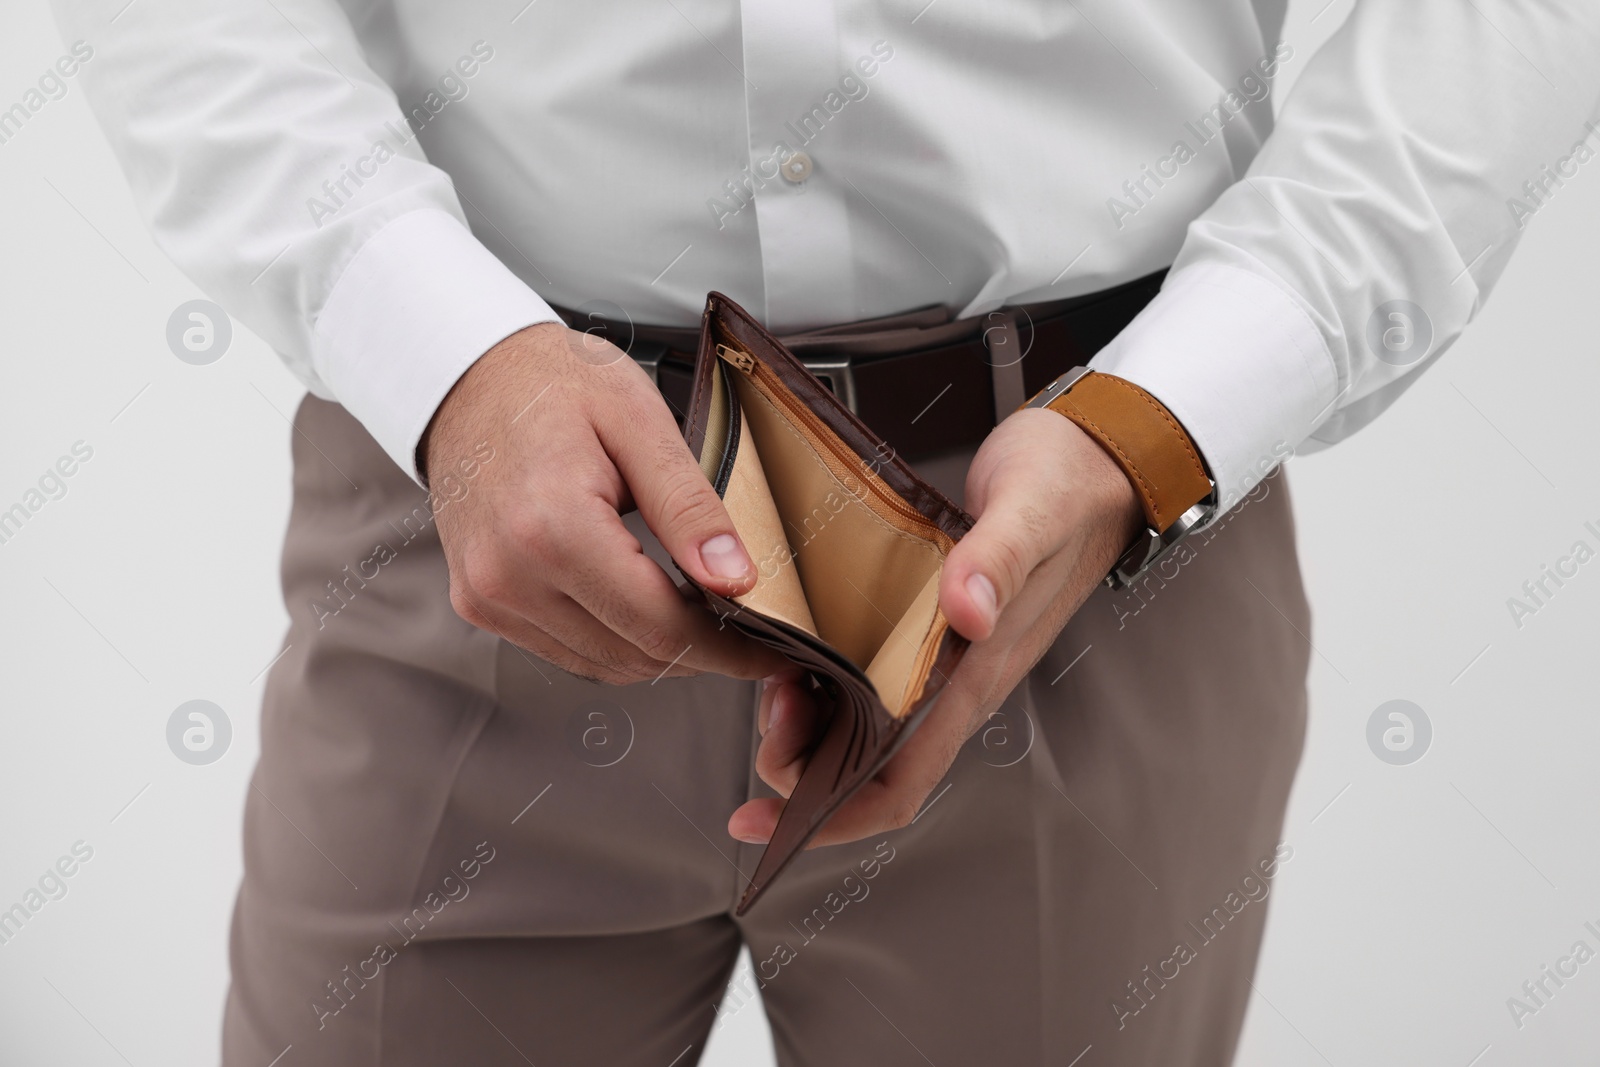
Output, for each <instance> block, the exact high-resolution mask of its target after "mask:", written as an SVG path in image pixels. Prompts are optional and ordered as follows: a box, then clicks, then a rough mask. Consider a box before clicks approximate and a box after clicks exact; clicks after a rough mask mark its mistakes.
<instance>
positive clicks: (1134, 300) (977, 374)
mask: <svg viewBox="0 0 1600 1067" xmlns="http://www.w3.org/2000/svg"><path fill="white" fill-rule="evenodd" d="M1165 276H1166V271H1164V270H1163V271H1157V272H1156V273H1155V274H1151V275H1147V276H1146V277H1143V278H1140V279H1138V280H1137V281H1132V282H1127V283H1125V284H1123V285H1119V286H1116V287H1114V288H1111V289H1103V290H1101V291H1100V292H1097V293H1090V294H1087V295H1085V296H1079V297H1072V298H1070V299H1067V300H1055V301H1051V302H1049V303H1039V304H1025V305H1018V306H1015V307H1007V308H1001V309H1000V310H998V311H992V312H990V313H989V314H987V315H980V316H976V317H974V318H970V319H951V317H950V315H951V312H950V310H949V309H948V308H944V307H931V308H924V309H921V310H918V311H910V312H906V313H904V314H900V315H892V316H888V317H885V318H880V319H867V320H865V321H862V322H852V323H847V324H845V325H842V326H830V327H825V328H822V329H816V330H805V331H801V332H799V333H792V334H788V335H786V336H780V337H779V340H780V341H782V342H783V344H784V345H785V346H787V347H788V348H789V350H790V351H791V352H793V353H794V354H795V355H796V356H798V357H799V358H800V359H801V360H802V361H803V362H804V363H805V365H806V366H807V367H808V368H810V370H811V372H812V373H813V374H815V375H816V376H817V377H819V378H821V379H822V380H823V381H824V382H826V383H827V384H828V386H829V387H830V388H831V389H832V390H833V391H834V393H835V394H837V395H838V396H839V398H840V399H841V400H843V401H844V402H845V404H846V405H847V406H848V407H849V408H850V409H851V410H852V411H853V412H855V414H856V415H857V416H859V417H860V419H861V420H862V421H863V422H865V423H866V424H867V425H868V426H870V427H872V429H873V430H875V431H876V432H877V433H878V434H879V435H880V436H881V437H883V438H884V439H885V440H886V441H887V442H888V443H889V444H890V445H891V446H892V447H893V448H894V449H895V451H896V452H897V453H898V454H899V455H900V456H902V457H904V458H905V459H907V460H910V461H916V460H921V459H926V458H928V457H929V456H934V455H938V454H939V453H942V452H948V451H952V450H955V449H958V448H973V447H976V446H977V445H978V444H979V443H981V442H982V441H983V439H984V438H985V437H987V436H988V434H989V431H990V430H992V429H994V428H995V426H996V425H997V424H998V423H999V422H1000V420H1002V419H1004V418H1005V417H1006V416H1007V415H1009V414H1011V413H1012V412H1013V411H1015V410H1016V409H1017V408H1018V407H1020V406H1021V405H1022V404H1023V403H1024V402H1025V401H1026V400H1027V399H1028V397H1030V396H1032V395H1033V394H1034V393H1036V392H1038V391H1039V390H1040V389H1043V388H1044V387H1045V386H1046V385H1048V384H1049V383H1050V382H1051V380H1052V379H1054V378H1056V377H1057V376H1058V375H1061V374H1064V373H1066V372H1067V371H1069V370H1071V369H1072V368H1073V367H1077V366H1082V365H1083V364H1086V363H1088V362H1089V358H1090V357H1091V356H1093V355H1094V354H1095V353H1096V352H1098V351H1100V349H1101V348H1103V347H1105V345H1106V344H1107V343H1108V342H1109V341H1110V340H1111V339H1112V338H1113V337H1115V336H1116V335H1117V334H1118V333H1120V332H1121V330H1122V328H1123V327H1124V326H1126V325H1127V324H1128V323H1129V322H1131V321H1132V320H1133V317H1134V316H1135V315H1137V314H1138V313H1139V311H1140V310H1141V309H1142V308H1143V307H1144V306H1145V305H1146V304H1148V303H1149V302H1150V300H1151V299H1152V298H1153V297H1154V296H1155V295H1156V293H1157V292H1159V291H1160V289H1161V282H1162V279H1163V278H1164V277H1165ZM556 310H557V311H558V312H559V313H560V314H561V316H562V317H563V318H564V319H565V320H566V322H567V325H568V326H570V327H572V328H573V329H578V330H586V331H589V332H593V333H597V334H599V335H600V336H602V337H604V338H605V339H606V340H608V341H610V342H612V343H613V344H615V345H617V347H619V348H621V349H623V350H624V351H625V352H627V353H628V354H629V355H631V356H632V357H633V358H634V359H635V360H637V361H638V362H639V363H640V365H641V366H643V367H644V368H645V369H646V370H647V371H649V372H650V373H651V376H652V377H653V378H654V379H655V382H656V385H657V386H658V387H659V388H660V389H661V395H662V396H664V397H665V398H666V400H667V403H668V404H669V405H670V406H671V407H672V409H673V412H674V413H675V414H676V415H677V416H678V421H679V422H680V423H681V422H682V421H683V419H684V416H685V413H686V412H687V411H688V408H689V387H690V384H691V382H692V380H693V374H694V358H695V350H696V347H697V345H698V343H699V339H700V330H699V328H698V327H695V328H688V327H682V328H679V327H665V326H640V325H636V324H632V323H629V322H626V321H618V317H617V316H615V314H613V315H611V316H607V315H604V314H603V313H601V312H600V311H584V310H579V311H569V310H566V309H562V308H557V309H556ZM606 310H611V309H609V308H608V309H606Z"/></svg>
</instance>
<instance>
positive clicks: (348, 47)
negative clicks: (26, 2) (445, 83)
mask: <svg viewBox="0 0 1600 1067" xmlns="http://www.w3.org/2000/svg"><path fill="white" fill-rule="evenodd" d="M117 6H118V5H110V6H109V7H107V5H104V4H98V5H92V4H90V3H88V2H85V0H55V3H54V7H55V14H56V20H57V24H58V25H59V27H60V28H61V31H62V33H63V35H64V37H65V38H66V40H67V41H69V42H76V41H82V42H83V44H82V45H79V46H78V51H77V52H76V53H75V54H78V55H80V56H82V54H83V53H84V52H87V53H89V57H88V58H87V59H86V60H84V61H83V63H82V67H81V74H80V75H79V77H80V80H81V82H82V84H83V86H84V91H85V94H86V96H87V98H88V101H89V104H90V107H91V108H92V110H93V111H94V113H95V116H96V118H97V119H98V121H99V123H100V125H101V127H102V128H103V129H104V131H105V134H106V136H107V138H108V139H109V141H110V143H111V147H112V150H113V152H114V153H115V155H116V157H117V159H118V161H119V163H120V164H121V166H122V169H123V171H124V172H125V174H126V175H127V179H128V182H129V185H130V186H131V188H132V190H133V195H134V199H135V202H136V204H137V206H138V208H139V211H140V213H141V215H143V217H144V219H145V222H146V223H147V225H148V226H149V227H150V229H151V232H152V233H153V235H154V238H155V240H156V243H157V244H158V245H159V246H160V247H161V248H162V250H163V251H164V252H166V253H167V255H168V256H170V257H171V258H172V260H173V261H174V262H175V263H176V264H177V265H178V267H179V269H180V270H182V271H183V272H184V273H185V274H186V275H188V276H189V278H190V279H192V280H193V281H194V282H195V284H196V285H198V286H199V287H200V288H201V289H202V290H203V291H204V292H205V293H206V294H207V295H209V296H210V297H211V298H212V299H214V300H216V301H217V302H218V303H220V304H221V305H223V306H224V307H225V308H227V309H228V311H229V313H230V314H231V315H233V316H234V317H235V318H237V319H238V320H239V321H241V322H242V323H244V324H245V325H247V326H249V327H250V328H251V329H252V330H254V331H255V332H256V333H257V334H258V335H259V336H261V337H262V338H263V339H265V340H266V341H267V342H268V343H269V344H271V345H272V346H273V348H275V349H276V350H277V351H278V353H279V354H280V355H281V356H282V357H283V359H284V361H285V362H286V363H287V364H288V365H289V367H290V369H291V370H293V371H294V372H295V373H296V375H297V376H299V377H300V378H301V380H302V381H304V382H305V383H306V384H307V385H308V386H309V387H310V388H311V389H312V391H313V392H316V393H318V394H319V395H322V396H325V397H332V398H334V399H337V400H339V401H340V402H341V403H343V404H344V406H345V407H346V408H348V409H349V410H350V412H351V414H353V415H354V416H355V417H356V418H357V419H358V420H360V422H361V423H362V424H363V425H364V426H365V427H366V428H367V430H368V431H369V432H370V433H371V434H372V436H373V437H374V438H375V439H376V440H377V441H378V443H379V444H380V445H381V446H382V447H383V449H384V451H386V452H387V453H388V454H389V456H390V457H392V458H393V459H394V461H395V462H396V463H397V464H399V465H400V467H401V468H402V469H404V470H405V471H407V472H408V473H409V474H411V475H412V477H417V476H418V474H417V468H416V448H417V444H418V442H419V440H420V439H421V436H422V434H423V432H424V430H425V429H426V428H427V425H428V421H429V419H430V418H431V417H432V415H433V412H434V411H435V409H436V408H437V407H438V405H439V404H440V402H441V401H443V399H444V396H445V394H446V393H447V392H449V390H450V387H451V386H452V385H453V384H454V383H455V381H456V379H457V378H459V377H460V375H461V374H462V373H463V372H464V371H465V370H466V369H467V368H468V367H469V366H471V364H472V363H473V362H474V361H475V360H476V359H477V358H478V356H480V355H482V354H483V353H484V352H485V351H486V350H488V349H489V348H491V347H493V346H494V344H495V343H496V342H498V341H500V340H501V339H503V338H505V337H507V336H509V335H511V334H513V333H515V332H516V331H518V330H520V329H522V328H523V327H525V326H529V325H532V324H534V323H538V322H551V321H557V319H558V317H557V315H556V314H555V312H554V311H553V310H552V309H551V308H550V306H549V305H548V304H547V303H545V301H544V300H542V299H541V298H540V297H539V296H538V295H537V294H536V293H535V292H534V291H533V290H532V289H530V288H529V287H528V286H527V285H526V284H524V283H523V282H522V280H521V279H519V278H518V277H517V276H516V275H515V274H513V273H512V272H511V271H510V270H509V269H507V267H506V266H505V265H504V264H503V263H501V262H500V260H499V259H497V258H496V257H495V256H494V255H493V253H491V252H490V251H489V250H488V249H487V248H485V247H484V246H483V245H482V244H481V243H480V242H479V241H478V240H477V239H476V238H475V237H473V235H472V232H471V230H470V229H469V228H468V226H467V222H466V216H465V215H464V214H463V212H462V210H461V205H460V203H459V202H458V200H457V197H456V193H455V189H454V186H453V185H452V184H451V181H450V178H449V176H448V175H446V174H445V173H444V172H443V171H442V170H440V169H439V168H437V167H435V166H433V165H431V164H430V163H429V162H428V160H427V158H426V157H425V156H424V155H423V152H422V149H421V148H420V146H419V145H418V143H417V140H416V137H415V135H414V133H413V131H412V130H411V128H410V127H409V126H408V125H407V122H406V119H405V117H404V116H403V115H402V113H401V108H400V105H399V102H398V101H397V100H396V98H395V94H394V91H393V90H392V89H391V88H390V87H389V86H388V85H387V84H386V83H385V82H384V81H383V79H382V78H380V77H379V76H378V75H377V74H376V73H375V72H374V71H373V69H372V67H371V66H369V64H368V62H367V59H366V57H365V56H364V55H363V53H362V49H361V47H360V44H359V43H358V41H357V40H356V38H355V35H354V32H353V31H352V29H351V26H350V23H349V21H348V19H347V17H346V15H345V13H344V11H343V10H342V9H341V8H340V7H339V6H338V4H337V3H335V2H333V0H274V2H273V3H249V4H234V3H217V2H215V0H161V2H160V3H143V4H138V5H128V6H127V7H125V8H123V10H122V11H121V12H117V13H115V14H113V9H115V8H116V7H117ZM470 44H471V42H465V41H464V42H463V45H464V46H468V45H470ZM473 47H475V48H476V49H477V51H476V53H475V54H477V55H478V56H479V58H482V57H483V54H484V50H485V49H487V50H488V53H489V55H491V56H492V48H490V47H489V46H488V45H487V44H486V43H485V42H481V41H480V42H477V43H476V45H475V46H473Z"/></svg>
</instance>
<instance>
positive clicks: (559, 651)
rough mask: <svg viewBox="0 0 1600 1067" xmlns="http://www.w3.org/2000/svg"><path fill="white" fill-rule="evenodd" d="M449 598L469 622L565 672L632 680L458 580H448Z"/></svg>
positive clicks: (606, 681) (601, 679) (590, 677)
mask: <svg viewBox="0 0 1600 1067" xmlns="http://www.w3.org/2000/svg"><path fill="white" fill-rule="evenodd" d="M450 598H451V600H452V601H453V602H454V603H455V604H456V612H457V614H459V615H460V616H461V617H462V618H463V619H465V620H466V621H467V622H469V623H471V624H472V625H473V626H476V627H477V628H478V629H480V630H484V631H486V632H488V633H491V634H494V635H495V636H496V637H498V638H500V639H501V640H502V641H505V642H508V643H509V644H512V645H515V646H516V647H517V648H519V649H522V650H524V651H526V652H531V653H533V654H534V655H535V656H538V657H539V658H540V659H542V660H544V661H545V662H546V663H549V664H550V665H552V666H554V667H557V668H559V669H560V670H563V671H566V672H567V673H568V674H572V675H576V676H577V677H579V678H585V679H588V680H589V681H591V682H601V683H604V684H607V685H627V684H629V683H630V682H632V681H634V680H635V679H634V678H632V677H630V676H626V675H624V674H623V673H621V672H619V671H618V670H617V668H616V667H615V665H608V664H604V663H600V662H598V661H596V660H593V659H590V658H589V657H587V656H584V655H583V654H581V653H579V652H577V651H575V650H573V649H572V648H571V647H569V646H568V645H566V644H564V643H563V642H562V641H560V640H558V639H557V638H555V637H552V636H551V635H550V634H548V633H546V632H545V631H544V630H542V629H541V628H539V627H538V626H536V625H534V624H533V623H531V622H529V621H528V620H527V619H524V618H522V617H521V616H519V615H517V614H516V613H515V612H513V611H511V610H509V609H507V608H503V607H500V606H498V605H494V604H490V603H488V602H487V601H485V600H484V599H483V598H482V597H477V596H474V595H472V593H471V592H470V591H469V590H467V589H466V587H465V586H463V585H460V584H459V583H452V585H451V587H450Z"/></svg>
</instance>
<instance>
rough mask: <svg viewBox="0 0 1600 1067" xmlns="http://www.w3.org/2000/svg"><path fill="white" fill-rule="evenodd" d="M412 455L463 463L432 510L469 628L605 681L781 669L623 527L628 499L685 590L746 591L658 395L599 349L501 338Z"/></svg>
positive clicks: (439, 469)
mask: <svg viewBox="0 0 1600 1067" xmlns="http://www.w3.org/2000/svg"><path fill="white" fill-rule="evenodd" d="M491 450H492V451H491ZM485 456H488V457H492V458H489V459H487V460H486V459H485V458H484V457H485ZM422 458H423V463H424V465H425V467H426V468H427V470H429V471H432V472H435V474H436V475H437V476H439V477H443V476H444V475H445V473H446V472H449V471H454V470H456V469H457V467H458V465H460V464H462V463H466V464H471V465H475V466H476V468H477V470H476V473H475V475H474V476H473V480H472V483H471V488H470V489H469V490H468V491H467V492H466V493H465V494H464V495H462V496H461V497H460V498H459V499H456V500H454V501H453V502H452V503H451V504H450V506H449V507H446V508H441V509H439V511H438V523H439V537H440V540H441V541H442V542H443V544H444V553H445V558H446V560H447V561H448V562H449V566H450V601H451V604H452V605H453V606H454V607H455V609H456V612H457V613H458V614H459V615H460V616H461V617H462V618H464V619H466V620H467V621H468V622H470V623H472V624H473V625H475V626H478V627H481V628H483V629H485V630H488V631H490V632H491V633H495V634H498V635H500V636H501V637H503V638H505V639H506V640H508V641H511V642H513V643H515V644H517V645H520V646H521V647H523V648H526V649H528V650H530V651H532V652H534V653H536V654H538V655H539V656H541V657H543V658H544V659H546V660H548V661H550V662H551V663H553V664H555V665H556V666H558V667H560V668H562V669H564V670H567V671H571V672H572V673H574V674H578V675H582V676H584V677H586V678H591V679H594V680H596V681H604V682H612V683H616V684H627V683H630V682H638V681H646V680H650V679H654V678H658V677H661V676H662V675H663V674H665V675H669V676H679V675H687V674H697V673H700V672H701V671H714V672H716V673H718V674H726V675H730V676H732V677H736V678H761V677H763V676H766V675H769V674H771V673H773V672H774V671H776V670H779V669H781V668H782V667H783V665H784V662H785V661H784V660H782V659H781V658H780V657H779V656H778V655H777V654H776V653H774V652H772V651H770V650H768V649H766V648H764V647H762V646H760V645H758V644H756V643H755V642H753V641H750V640H749V639H748V638H745V637H743V636H742V635H740V634H739V633H738V631H736V630H735V629H734V628H733V627H731V626H725V625H722V624H721V622H720V621H719V620H718V619H717V618H716V617H715V616H714V615H712V614H711V613H710V612H708V611H706V610H705V609H704V608H703V607H700V606H697V605H694V604H692V603H691V602H690V601H689V600H688V599H686V598H685V597H684V595H683V594H681V593H680V592H679V590H678V588H677V586H676V585H675V584H674V583H673V581H672V579H670V578H669V577H668V576H667V574H666V572H664V571H663V570H662V569H661V568H660V567H659V566H657V565H656V564H655V562H654V561H652V560H651V559H650V558H649V557H648V556H646V555H645V554H644V552H643V550H642V548H641V547H640V545H639V542H638V540H637V539H635V538H634V537H633V535H632V534H630V533H629V532H628V530H627V528H626V527H624V526H623V524H622V519H621V514H622V513H624V512H626V511H628V510H630V509H631V508H632V507H633V506H635V505H637V507H638V509H639V512H640V514H641V515H642V516H643V517H644V520H645V522H646V523H647V524H648V525H649V527H650V529H651V531H652V532H654V533H655V535H656V536H657V538H659V539H660V541H661V543H662V545H663V546H665V548H666V549H667V551H668V552H669V553H670V554H671V555H672V558H673V559H674V560H675V561H676V562H677V563H678V564H679V565H680V566H681V567H682V568H683V569H684V570H685V571H687V572H688V573H689V574H691V575H693V576H694V578H695V580H696V581H698V582H700V583H702V584H703V585H706V586H708V587H710V588H712V589H715V590H716V591H718V592H720V593H723V594H724V595H727V596H734V595H738V594H740V593H744V592H746V591H748V590H749V589H750V587H751V586H752V585H753V584H754V583H755V576H756V572H755V566H754V565H753V564H752V563H751V562H750V557H749V555H748V554H747V553H746V552H745V549H744V546H743V545H742V544H741V543H740V542H739V538H738V535H737V534H735V533H734V530H733V522H732V521H731V520H730V519H729V518H728V514H727V512H726V511H725V510H724V509H723V506H722V501H721V500H720V499H718V497H717V494H716V493H715V491H713V490H712V488H711V485H710V483H709V482H707V481H706V478H705V476H704V475H703V474H702V473H701V471H700V465H699V464H698V463H696V462H695V460H694V457H693V456H691V455H690V453H689V449H688V447H687V446H686V445H685V444H684V441H683V437H682V435H681V434H680V433H679V432H678V427H677V425H676V423H675V422H674V421H673V418H672V414H671V412H670V411H668V409H667V405H666V402H665V401H663V400H662V399H661V394H660V393H659V392H657V391H656V388H655V386H654V385H652V384H651V382H650V379H649V377H648V376H647V375H646V374H645V373H644V371H642V370H641V369H640V368H639V367H638V365H637V364H635V363H634V361H633V360H632V359H629V358H628V357H627V355H626V354H624V353H623V352H622V351H620V350H619V349H617V348H616V347H615V346H613V345H610V344H608V343H606V342H605V341H602V340H600V339H599V338H597V337H595V336H593V335H590V334H583V333H578V332H576V331H572V330H568V329H567V328H566V327H564V326H562V325H560V324H559V323H547V324H543V325H539V326H530V327H528V328H527V329H525V330H523V331H521V332H520V333H517V334H514V335H512V336H511V337H508V338H506V339H505V340H504V341H502V342H500V343H499V344H498V345H496V346H495V347H494V348H492V349H490V350H489V351H488V352H487V353H486V354H485V355H484V356H483V357H482V358H481V359H479V360H478V362H477V363H475V364H473V366H472V368H471V369H470V370H468V371H467V373H466V374H465V375H463V376H462V378H461V380H460V381H459V382H457V383H456V385H455V388H454V389H452V390H451V392H450V395H449V396H447V397H446V398H445V401H444V403H443V404H441V405H440V406H439V410H438V412H437V413H436V414H435V416H434V419H433V423H432V425H431V426H430V427H429V428H428V432H427V434H426V435H425V436H424V438H423V446H422ZM462 469H465V467H462Z"/></svg>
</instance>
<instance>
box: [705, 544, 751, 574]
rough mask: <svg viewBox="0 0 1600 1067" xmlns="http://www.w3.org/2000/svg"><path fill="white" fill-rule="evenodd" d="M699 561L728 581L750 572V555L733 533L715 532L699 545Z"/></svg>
mask: <svg viewBox="0 0 1600 1067" xmlns="http://www.w3.org/2000/svg"><path fill="white" fill-rule="evenodd" d="M700 562H701V563H704V564H705V566H706V570H708V571H710V572H711V573H712V574H713V575H715V576H716V577H718V578H726V579H728V580H730V581H735V580H737V579H740V578H743V577H744V576H745V575H747V574H749V573H750V557H749V556H747V555H745V552H744V548H743V546H741V545H740V544H739V541H738V539H737V538H736V537H734V536H733V534H717V536H715V537H711V538H707V539H706V542H705V543H704V544H702V545H701V546H700Z"/></svg>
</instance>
